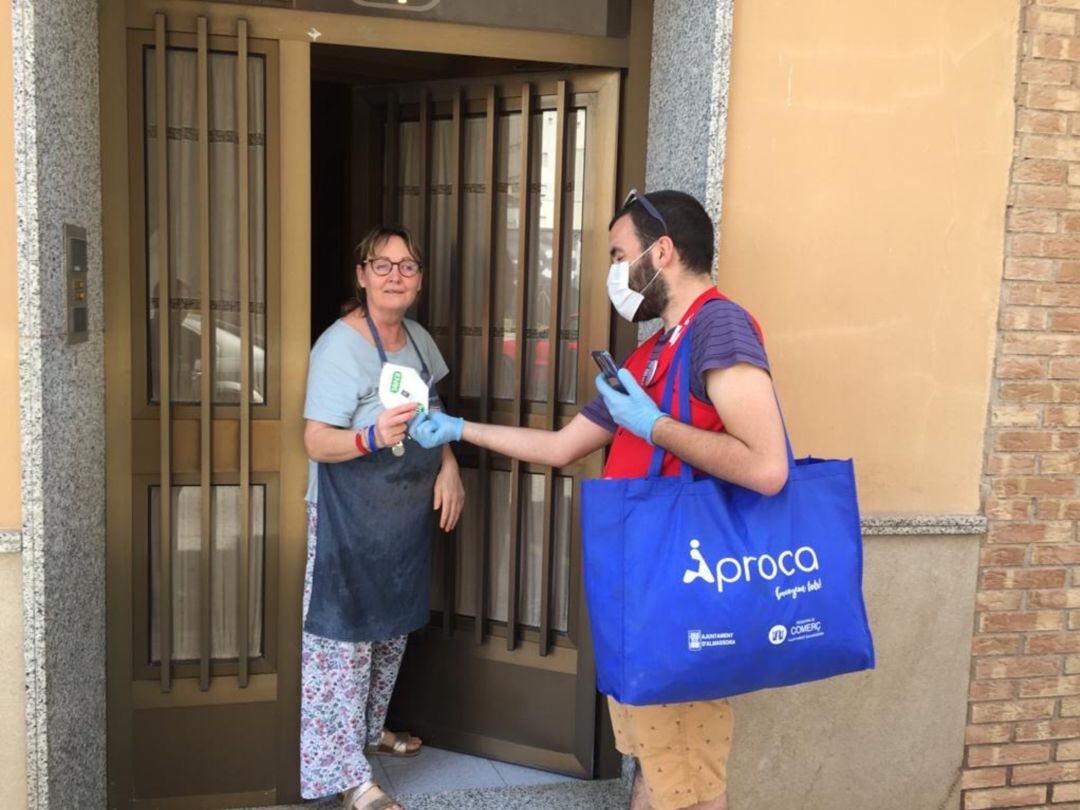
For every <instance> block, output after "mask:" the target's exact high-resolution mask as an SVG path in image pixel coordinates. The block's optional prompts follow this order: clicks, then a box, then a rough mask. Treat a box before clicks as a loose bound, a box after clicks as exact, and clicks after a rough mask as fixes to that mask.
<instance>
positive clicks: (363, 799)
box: [341, 782, 405, 810]
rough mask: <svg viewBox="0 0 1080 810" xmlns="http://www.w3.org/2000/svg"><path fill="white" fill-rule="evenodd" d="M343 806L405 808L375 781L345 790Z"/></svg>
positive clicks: (361, 809) (365, 809)
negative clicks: (384, 791)
mask: <svg viewBox="0 0 1080 810" xmlns="http://www.w3.org/2000/svg"><path fill="white" fill-rule="evenodd" d="M341 807H342V810H405V808H404V807H402V806H401V805H400V804H398V803H397V802H396V801H395V800H394V799H391V798H390V797H389V796H387V795H386V794H385V793H383V792H382V788H380V787H379V786H378V785H376V784H375V783H374V782H364V784H362V785H360V786H359V787H354V788H353V789H352V790H347V791H345V800H344V802H343V803H342V805H341Z"/></svg>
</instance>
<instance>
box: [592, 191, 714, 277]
mask: <svg viewBox="0 0 1080 810" xmlns="http://www.w3.org/2000/svg"><path fill="white" fill-rule="evenodd" d="M641 196H643V197H646V198H648V200H649V202H650V203H652V205H653V207H654V208H655V209H656V210H657V211H658V212H660V216H662V217H663V218H664V223H667V230H664V223H662V222H660V221H659V220H657V219H656V217H654V216H653V215H652V214H650V213H649V212H648V211H646V210H645V206H644V205H642V204H641V203H640V202H639V201H638V200H637V199H633V200H631V201H630V202H629V203H628V204H626V205H625V206H623V207H622V208H620V209H619V210H618V211H617V212H616V213H615V216H613V217H612V218H611V222H610V223H608V230H611V229H612V227H614V225H615V223H616V222H618V221H619V220H620V219H622V218H623V217H624V216H627V215H629V216H630V220H631V221H632V222H633V223H634V231H635V232H636V233H637V236H638V239H640V240H641V243H642V245H644V246H646V247H648V246H649V245H651V244H652V243H653V242H655V241H656V240H657V239H659V238H660V237H661V236H667V237H669V238H670V239H671V241H672V242H673V243H674V245H675V249H676V250H677V251H679V257H680V258H681V259H682V262H683V264H684V265H685V266H686V268H687V269H689V270H692V271H694V272H696V273H701V274H702V275H707V274H709V273H712V265H713V256H714V255H715V253H716V242H715V239H716V236H715V231H714V229H713V224H712V220H711V219H709V214H708V213H707V212H706V211H705V207H704V206H703V205H702V204H701V203H700V202H698V201H697V199H696V198H695V197H692V196H691V195H689V194H687V193H686V192H685V191H673V190H670V189H669V190H664V191H650V192H649V193H648V194H643V195H641Z"/></svg>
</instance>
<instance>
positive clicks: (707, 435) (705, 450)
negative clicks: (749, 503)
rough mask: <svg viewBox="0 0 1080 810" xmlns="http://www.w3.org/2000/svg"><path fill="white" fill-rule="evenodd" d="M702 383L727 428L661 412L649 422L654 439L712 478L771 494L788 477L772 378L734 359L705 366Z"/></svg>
mask: <svg viewBox="0 0 1080 810" xmlns="http://www.w3.org/2000/svg"><path fill="white" fill-rule="evenodd" d="M705 388H706V390H707V391H708V393H709V399H710V400H711V401H712V403H713V405H714V406H715V407H716V412H717V414H719V416H720V418H721V419H722V420H723V422H724V430H725V432H723V433H714V432H711V431H707V430H701V429H700V428H696V427H692V426H691V425H686V424H683V423H682V422H677V421H676V420H674V419H672V418H670V417H668V416H663V417H661V418H660V419H658V420H657V421H656V423H655V424H654V425H653V431H652V442H653V444H655V445H658V446H660V447H663V448H664V449H665V450H667V451H668V452H669V453H672V454H673V455H675V456H678V457H679V458H680V459H682V460H683V461H685V462H687V463H689V464H690V465H691V466H693V467H696V468H697V469H699V470H701V471H702V472H705V473H708V474H709V475H712V476H714V477H716V478H722V479H723V480H725V481H731V482H732V483H734V484H738V485H739V486H742V487H746V488H747V489H752V490H754V491H756V492H760V493H761V494H763V495H775V494H776V493H777V492H779V491H780V490H781V489H783V488H784V484H785V483H786V482H787V473H788V460H787V448H786V446H785V443H784V428H783V423H782V421H781V419H780V411H779V409H778V408H777V406H776V397H775V395H774V394H773V387H772V379H771V378H770V377H769V375H768V373H767V372H765V371H764V370H762V369H760V368H757V367H756V366H752V365H750V364H748V363H737V364H735V365H734V366H730V367H728V368H723V369H712V370H710V371H708V372H706V376H705Z"/></svg>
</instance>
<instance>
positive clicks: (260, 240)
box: [144, 48, 266, 404]
mask: <svg viewBox="0 0 1080 810" xmlns="http://www.w3.org/2000/svg"><path fill="white" fill-rule="evenodd" d="M236 59H237V57H236V55H235V54H230V53H214V52H212V53H211V54H210V58H209V88H208V89H209V95H208V98H209V117H210V120H209V127H210V133H209V140H210V277H211V290H210V296H211V298H210V311H211V313H212V317H213V321H214V323H213V330H214V335H213V336H214V340H213V343H212V356H213V369H212V373H213V392H214V394H213V399H214V402H215V403H220V404H236V403H238V402H239V398H240V366H241V358H242V356H243V353H242V351H241V346H240V324H241V313H240V291H239V279H240V273H239V269H238V257H239V239H238V235H239V233H240V232H241V228H240V224H239V223H238V222H237V217H238V210H239V209H238V206H239V198H238V197H239V195H238V193H237V184H238V180H237V178H238V161H239V160H240V154H241V150H240V148H239V136H238V134H237V131H236V101H235V99H236V95H235V75H236ZM144 69H145V72H144V76H145V121H146V130H145V131H146V140H145V154H146V229H147V231H146V232H147V240H146V259H147V262H146V267H147V307H148V334H147V337H148V341H147V342H148V357H147V360H148V364H147V365H148V370H149V380H148V387H149V392H148V394H149V398H150V401H151V402H152V403H156V402H157V401H158V375H159V356H158V348H157V344H158V338H157V329H158V317H159V312H160V298H161V296H160V291H159V290H158V252H157V245H158V240H159V234H158V165H157V162H158V159H157V139H158V137H159V128H158V126H157V121H156V120H155V116H156V108H155V105H156V82H155V79H154V74H155V62H154V49H153V48H148V49H147V50H146V51H145V56H144ZM166 79H167V86H168V99H167V100H166V107H167V110H168V121H167V128H166V137H167V139H168V145H167V150H168V172H167V174H168V209H169V212H168V221H169V273H170V283H171V289H170V291H169V302H168V311H169V313H170V319H169V347H170V350H171V351H170V359H169V372H170V373H169V377H170V388H171V392H172V401H173V402H174V403H178V404H194V403H198V402H199V400H200V387H201V382H200V378H201V375H202V373H203V368H202V357H201V348H200V341H201V335H202V329H203V325H202V316H201V314H200V307H201V304H202V295H203V291H202V290H201V282H200V274H199V246H200V238H199V215H200V212H201V205H202V199H201V196H200V191H199V108H198V95H197V93H198V85H197V54H196V52H195V51H193V50H183V49H172V48H170V49H169V51H168V56H167V77H166ZM265 79H266V65H265V59H264V58H263V57H262V56H258V55H256V56H249V57H248V130H249V132H248V149H247V156H248V157H247V159H248V206H249V221H248V223H247V224H246V226H245V228H246V231H247V238H248V243H249V255H250V259H251V273H250V278H251V289H250V295H251V309H250V316H251V340H252V346H251V361H252V374H251V380H252V396H251V401H252V402H253V403H256V404H261V403H263V402H265V401H266V87H265Z"/></svg>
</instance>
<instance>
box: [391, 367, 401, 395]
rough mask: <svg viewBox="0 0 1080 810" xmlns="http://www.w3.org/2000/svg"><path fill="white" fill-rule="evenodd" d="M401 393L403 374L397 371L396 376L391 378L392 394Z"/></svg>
mask: <svg viewBox="0 0 1080 810" xmlns="http://www.w3.org/2000/svg"><path fill="white" fill-rule="evenodd" d="M399 391H401V372H400V371H395V372H394V376H393V377H391V378H390V393H391V394H396V393H398V392H399Z"/></svg>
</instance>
